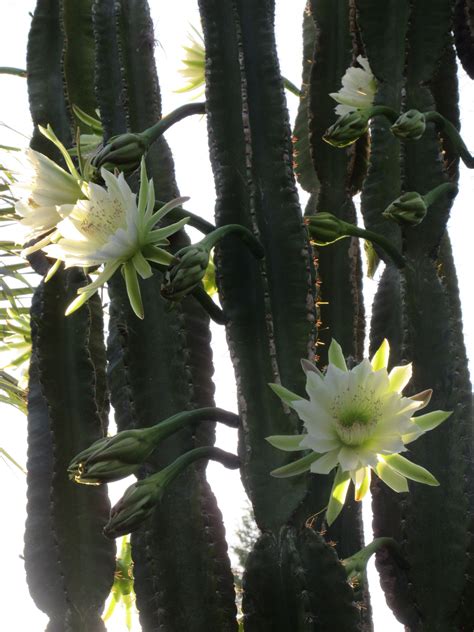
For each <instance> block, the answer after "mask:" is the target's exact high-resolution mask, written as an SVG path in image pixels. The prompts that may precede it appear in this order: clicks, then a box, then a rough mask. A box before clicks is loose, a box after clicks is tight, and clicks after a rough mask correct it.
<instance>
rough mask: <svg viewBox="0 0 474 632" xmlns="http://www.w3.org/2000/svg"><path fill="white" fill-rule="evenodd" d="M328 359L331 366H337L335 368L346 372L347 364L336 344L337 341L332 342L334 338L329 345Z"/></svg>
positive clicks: (339, 346)
mask: <svg viewBox="0 0 474 632" xmlns="http://www.w3.org/2000/svg"><path fill="white" fill-rule="evenodd" d="M328 359H329V362H330V363H331V364H333V365H334V366H337V368H338V369H341V371H347V364H346V360H345V358H344V354H343V353H342V348H341V345H340V344H339V343H338V342H337V340H334V338H333V339H332V340H331V344H330V345H329V351H328Z"/></svg>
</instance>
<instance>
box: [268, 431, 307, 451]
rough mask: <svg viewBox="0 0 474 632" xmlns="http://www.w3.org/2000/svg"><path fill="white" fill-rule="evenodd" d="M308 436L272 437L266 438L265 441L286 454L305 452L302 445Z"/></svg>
mask: <svg viewBox="0 0 474 632" xmlns="http://www.w3.org/2000/svg"><path fill="white" fill-rule="evenodd" d="M306 436H307V435H305V434H304V435H272V436H271V437H265V441H268V443H269V444H270V445H272V446H273V447H274V448H278V449H279V450H285V451H286V452H295V451H301V450H305V449H306V448H305V447H302V446H301V445H300V443H301V441H302V440H303V439H304V438H305V437H306Z"/></svg>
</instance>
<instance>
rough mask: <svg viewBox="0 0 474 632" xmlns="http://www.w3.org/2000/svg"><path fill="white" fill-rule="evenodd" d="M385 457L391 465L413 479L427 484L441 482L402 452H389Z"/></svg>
mask: <svg viewBox="0 0 474 632" xmlns="http://www.w3.org/2000/svg"><path fill="white" fill-rule="evenodd" d="M384 459H385V461H386V463H388V465H389V466H390V467H392V468H393V469H394V470H396V471H397V472H398V473H399V474H401V475H402V476H405V477H406V478H409V479H410V480H412V481H416V482H417V483H424V484H425V485H433V486H437V485H439V482H438V481H437V480H436V479H435V477H434V476H433V474H431V472H428V470H426V469H425V468H424V467H421V465H417V464H416V463H412V462H411V461H409V460H408V459H406V458H405V457H404V456H401V455H400V454H389V455H387V456H385V457H384Z"/></svg>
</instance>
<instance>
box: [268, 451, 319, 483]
mask: <svg viewBox="0 0 474 632" xmlns="http://www.w3.org/2000/svg"><path fill="white" fill-rule="evenodd" d="M318 457H319V454H315V453H314V452H312V453H311V454H307V455H306V456H303V457H302V458H301V459H298V460H296V461H293V462H292V463H288V465H283V466H282V467H278V468H277V469H276V470H273V471H272V472H270V474H271V475H272V476H275V478H288V477H289V476H297V475H298V474H303V472H307V471H308V470H309V469H310V466H311V464H312V463H313V461H315V460H316V459H317V458H318Z"/></svg>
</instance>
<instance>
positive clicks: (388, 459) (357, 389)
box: [267, 340, 451, 524]
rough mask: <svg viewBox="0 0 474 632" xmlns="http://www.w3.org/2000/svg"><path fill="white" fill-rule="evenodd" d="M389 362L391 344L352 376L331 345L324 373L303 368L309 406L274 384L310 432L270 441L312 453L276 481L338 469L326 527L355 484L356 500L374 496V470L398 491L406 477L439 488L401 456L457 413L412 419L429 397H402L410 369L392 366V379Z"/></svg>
mask: <svg viewBox="0 0 474 632" xmlns="http://www.w3.org/2000/svg"><path fill="white" fill-rule="evenodd" d="M388 357H389V345H388V342H387V341H386V340H384V341H383V343H382V344H381V346H380V348H379V349H378V351H377V352H376V353H375V355H374V357H373V358H372V361H369V360H367V359H364V360H362V362H361V363H360V364H359V365H357V366H356V367H354V368H353V369H351V370H350V371H349V370H348V369H347V366H346V362H345V359H344V356H343V353H342V350H341V347H340V346H339V344H338V343H337V342H336V341H335V340H333V341H332V342H331V345H330V347H329V365H328V367H327V370H326V373H325V374H323V373H321V372H320V371H319V370H318V369H317V368H316V367H315V366H314V365H313V364H312V363H311V362H309V361H307V360H303V362H302V364H303V369H304V371H305V373H306V392H307V393H308V395H309V401H308V400H306V399H303V398H301V397H300V396H299V395H296V394H294V393H292V392H291V391H288V390H287V389H286V388H284V387H282V386H280V385H278V384H271V385H270V386H271V387H272V389H273V390H274V392H275V393H276V394H277V395H278V396H279V397H280V398H281V399H282V400H283V401H284V402H286V403H287V404H288V405H289V406H290V407H291V408H293V409H294V410H295V411H296V412H297V413H298V416H299V417H300V418H301V419H302V421H303V424H304V427H305V429H306V433H305V434H302V435H290V436H272V437H267V441H268V442H269V443H271V444H272V445H273V446H275V447H276V448H279V449H281V450H287V451H297V450H308V449H309V450H311V452H310V454H308V455H306V456H304V457H303V458H301V459H298V460H297V461H294V462H293V463H290V464H289V465H285V466H283V467H280V468H278V469H277V470H274V471H273V472H272V474H273V476H276V477H287V476H294V475H296V474H301V473H302V472H305V471H307V470H310V471H311V472H313V473H316V474H328V473H329V472H330V471H331V470H333V469H334V468H335V467H337V472H336V476H335V479H334V484H333V488H332V491H331V497H330V500H329V505H328V508H327V512H326V519H327V522H328V524H332V522H334V520H335V519H336V518H337V516H338V515H339V513H340V511H341V510H342V507H343V505H344V502H345V499H346V495H347V490H348V487H349V484H350V482H351V480H352V482H353V483H354V488H355V499H356V500H362V498H363V497H364V495H365V494H366V492H367V490H368V489H369V485H370V476H371V470H373V471H375V473H376V474H377V476H379V477H380V478H381V479H382V480H383V481H384V483H386V484H387V485H388V486H389V487H391V488H392V489H393V490H394V491H396V492H407V491H408V484H407V478H409V479H411V480H414V481H417V482H419V483H425V484H426V485H438V482H437V480H436V479H435V478H434V476H432V474H430V473H429V472H428V471H427V470H426V469H424V468H423V467H421V466H419V465H416V464H415V463H412V462H411V461H409V460H408V459H406V458H404V457H403V456H401V455H400V452H404V451H406V447H405V446H406V444H408V443H410V442H411V441H414V440H415V439H417V438H418V437H420V436H421V435H422V434H423V433H425V432H427V431H428V430H432V429H433V428H436V426H438V425H439V424H440V423H442V422H443V421H444V420H445V419H447V418H448V417H449V415H450V414H451V413H449V412H444V411H441V410H437V411H433V412H430V413H427V414H425V415H420V416H418V417H413V416H412V415H413V414H414V413H415V411H417V410H420V409H421V408H423V407H424V406H426V405H427V404H428V402H429V400H430V397H431V391H430V390H427V391H423V392H422V393H419V394H418V395H414V396H412V397H403V396H402V395H401V392H402V390H403V389H404V388H405V386H406V385H407V383H408V382H409V380H410V378H411V373H412V369H411V364H408V365H406V366H397V367H394V368H393V369H392V370H391V371H390V373H388V372H387V364H388Z"/></svg>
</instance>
